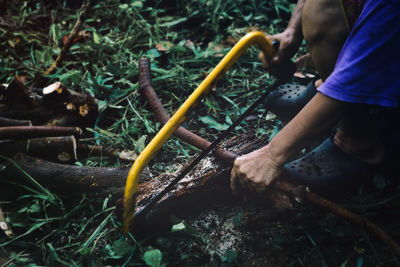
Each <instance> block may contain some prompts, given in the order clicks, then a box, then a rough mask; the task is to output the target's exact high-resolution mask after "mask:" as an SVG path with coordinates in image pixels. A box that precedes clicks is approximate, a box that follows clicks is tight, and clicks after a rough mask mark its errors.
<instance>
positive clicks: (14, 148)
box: [0, 135, 77, 163]
mask: <svg viewBox="0 0 400 267" xmlns="http://www.w3.org/2000/svg"><path fill="white" fill-rule="evenodd" d="M76 147H77V145H76V139H75V137H74V136H73V135H70V136H60V137H44V138H32V139H28V140H21V141H12V142H3V143H0V150H1V151H3V152H4V154H3V156H12V155H14V154H16V153H18V152H23V153H26V154H28V155H30V156H33V157H39V158H42V159H46V160H49V161H53V162H62V163H66V162H72V161H76V160H77V152H76Z"/></svg>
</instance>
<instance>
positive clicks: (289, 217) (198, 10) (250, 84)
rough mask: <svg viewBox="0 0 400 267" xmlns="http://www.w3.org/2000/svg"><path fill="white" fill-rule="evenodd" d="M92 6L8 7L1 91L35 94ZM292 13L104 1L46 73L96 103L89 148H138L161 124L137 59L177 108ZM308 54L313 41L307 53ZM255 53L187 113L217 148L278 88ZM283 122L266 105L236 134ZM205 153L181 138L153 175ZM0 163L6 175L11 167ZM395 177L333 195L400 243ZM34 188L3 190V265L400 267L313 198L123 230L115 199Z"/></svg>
mask: <svg viewBox="0 0 400 267" xmlns="http://www.w3.org/2000/svg"><path fill="white" fill-rule="evenodd" d="M81 5H82V2H81V1H68V0H60V1H16V0H12V1H5V0H0V6H1V7H2V8H1V9H0V47H1V49H0V83H2V84H7V83H9V82H10V81H11V80H12V78H13V77H18V78H19V79H21V80H24V81H25V84H26V85H27V86H32V83H33V82H34V78H35V77H36V76H37V75H38V74H40V73H43V71H45V70H46V69H48V68H49V67H50V66H51V64H52V63H53V62H54V60H55V58H56V57H57V56H58V55H59V54H60V51H61V49H62V46H63V38H65V36H66V35H67V34H69V33H70V32H71V29H72V28H73V25H74V24H75V22H76V20H77V17H78V15H79V9H80V7H81ZM294 7H295V1H290V0H274V1H268V0H226V1H222V0H193V1H185V0H171V1H164V0H139V1H135V0H132V1H128V0H120V1H112V0H105V1H98V2H96V3H95V4H94V5H93V7H92V8H91V11H90V13H89V15H88V16H87V18H86V19H85V21H84V23H83V26H82V30H84V31H85V32H84V34H82V38H81V39H80V40H79V41H78V42H76V43H74V44H73V45H72V47H71V48H70V50H69V52H68V54H67V55H66V58H65V59H64V61H63V63H62V64H61V66H59V68H57V70H56V71H55V72H54V73H53V74H51V75H48V76H47V79H48V85H49V84H51V83H53V82H56V81H61V82H62V83H63V84H64V85H66V86H67V87H68V88H71V89H73V90H75V91H77V92H80V93H87V94H90V95H92V96H94V97H95V98H96V99H97V100H98V104H99V115H98V118H97V119H96V121H95V123H94V125H92V126H90V127H87V129H86V131H85V135H84V137H83V140H81V141H82V142H84V143H87V144H92V145H101V146H104V147H111V148H114V149H128V150H132V151H135V153H137V154H138V153H140V152H141V151H142V150H143V149H144V147H145V144H147V143H148V142H149V141H150V140H151V138H152V137H153V136H154V135H155V134H156V133H157V132H158V130H159V129H160V127H161V124H160V123H159V122H157V120H156V118H155V116H154V113H153V112H152V110H151V109H150V107H149V105H148V104H147V102H146V101H145V100H144V98H143V97H142V96H141V95H140V94H139V93H138V87H139V86H138V60H139V58H141V57H148V58H149V59H150V61H151V69H152V78H153V79H152V80H153V86H154V88H155V90H156V91H157V94H158V95H159V97H160V99H161V101H162V103H163V105H164V107H165V108H166V109H167V111H168V112H169V114H173V112H174V111H175V110H176V109H177V108H178V107H179V106H180V105H181V104H182V103H183V101H184V100H185V99H186V98H187V97H188V96H189V94H190V93H191V92H192V91H193V90H194V89H195V88H196V87H197V85H198V84H199V83H200V82H201V81H202V80H203V79H204V78H205V76H206V74H207V73H209V72H210V71H211V70H212V68H213V67H215V66H216V64H217V63H218V62H219V61H220V60H221V59H222V57H223V55H224V54H226V53H227V52H228V51H229V49H230V48H232V46H233V45H234V44H235V42H237V41H238V40H239V39H240V38H241V37H243V36H244V35H245V34H246V33H247V32H249V31H252V30H261V31H264V32H268V33H270V34H273V33H278V32H280V31H282V30H283V29H284V28H285V26H286V24H287V22H288V20H289V18H290V14H291V12H292V11H293V9H294ZM305 53H306V47H305V45H304V43H303V45H302V47H301V49H300V51H299V53H298V54H297V55H296V57H299V56H300V55H302V54H305ZM257 55H258V50H257V49H256V48H250V49H249V51H248V52H246V53H245V54H244V55H243V56H242V57H241V58H240V59H239V61H238V62H237V63H236V64H235V65H234V67H233V68H232V70H230V71H228V73H227V74H226V75H225V76H224V77H223V78H222V79H221V81H220V82H219V83H218V84H217V86H216V88H215V90H213V91H212V92H211V93H210V95H209V96H207V97H206V98H205V99H204V101H203V102H202V103H201V104H199V105H198V107H196V112H192V114H190V115H189V117H188V118H187V119H186V121H185V122H184V126H185V127H186V128H187V129H189V130H191V131H193V132H195V133H197V134H199V135H200V136H202V137H204V138H205V139H207V140H210V141H212V140H214V139H215V136H216V135H217V134H218V133H219V132H220V131H221V130H224V129H226V128H227V127H228V126H229V124H230V123H231V122H232V121H234V120H235V119H236V118H238V117H239V116H240V114H241V113H242V112H244V110H246V108H247V107H248V106H250V105H251V103H253V102H254V101H256V100H257V98H258V97H259V95H260V94H261V93H262V92H263V90H264V89H265V88H266V87H267V86H268V85H270V84H272V82H273V77H271V76H270V75H269V74H268V73H267V72H265V71H264V70H263V69H262V66H261V63H260V62H259V60H258V58H257ZM296 82H300V83H303V84H304V83H307V82H308V80H307V79H302V80H299V79H297V80H296ZM0 101H1V99H0ZM0 116H1V114H0ZM281 127H282V122H280V121H279V120H278V119H277V118H275V116H274V115H272V114H270V113H268V112H267V111H266V108H265V107H263V106H260V107H258V108H257V109H256V110H255V111H254V112H253V114H252V115H251V116H249V117H248V118H247V119H246V120H244V121H243V122H242V123H241V124H240V125H239V126H238V127H236V129H235V130H234V131H233V132H232V133H231V135H230V137H233V136H237V135H241V134H243V133H246V132H252V133H254V135H255V136H257V137H258V138H264V139H267V140H268V139H269V138H271V137H272V136H273V135H275V134H276V133H277V132H278V131H279V130H280V129H281ZM198 152H199V149H196V148H194V147H193V146H191V145H187V144H185V143H183V142H182V141H180V140H178V139H176V138H171V139H169V140H168V141H167V143H166V144H165V145H164V147H163V149H162V150H161V151H160V153H158V154H157V155H156V157H155V159H154V160H153V161H152V162H151V164H150V167H149V173H150V174H151V177H157V176H158V175H160V174H162V173H165V172H171V173H173V172H174V171H176V170H177V169H178V168H179V167H180V166H181V165H183V164H184V163H185V162H187V160H188V159H190V158H191V157H193V156H195V155H197V154H198ZM1 154H2V151H0V155H1ZM2 159H4V157H2ZM171 159H172V160H171ZM73 164H74V165H76V166H89V167H123V166H126V167H129V166H130V164H131V163H129V164H127V163H126V162H124V161H119V160H117V161H115V160H113V159H110V158H108V157H106V156H101V157H88V158H84V159H79V161H76V162H74V163H73ZM0 167H1V168H0V172H1V171H2V170H3V168H5V165H3V163H2V165H1V166H0ZM28 175H29V174H28ZM397 176H398V175H397V172H386V173H385V174H376V175H373V177H372V178H371V179H369V180H368V182H367V183H366V184H364V185H360V186H359V187H358V188H357V190H355V191H354V192H352V193H351V194H348V195H346V196H341V197H337V198H335V201H336V202H338V203H339V204H340V205H342V206H344V207H346V208H348V209H350V210H352V211H354V212H356V213H358V214H360V215H362V216H364V217H366V218H368V219H369V220H371V221H373V222H375V223H376V224H378V225H379V226H380V227H382V229H384V230H385V231H386V232H387V233H389V234H390V235H391V236H392V237H393V238H394V239H395V240H397V241H400V231H399V228H398V225H399V222H400V209H399V207H400V186H399V185H398V183H397V182H396V178H397ZM34 180H35V177H29V181H31V183H30V182H29V181H27V182H26V183H22V182H17V183H15V182H12V181H10V180H9V179H7V180H4V179H3V180H2V187H1V188H2V189H3V190H2V191H4V192H5V193H3V192H2V195H3V196H7V197H4V198H3V199H1V203H0V204H2V207H3V210H4V211H5V214H6V217H7V222H8V223H9V225H10V226H11V227H12V229H13V231H14V232H15V236H14V237H12V238H9V237H7V236H6V235H5V234H3V232H1V233H0V264H1V265H5V266H43V265H46V266H60V265H66V266H75V265H77V266H134V265H139V266H140V265H142V266H143V265H149V266H189V265H191V266H357V267H358V266H399V265H400V259H399V258H398V257H397V256H396V255H395V253H394V252H393V251H392V250H391V248H390V247H389V246H388V245H387V244H385V243H383V242H382V241H380V240H378V239H377V238H376V237H375V236H374V235H372V234H371V233H369V232H367V231H366V230H365V229H364V228H362V227H360V226H358V225H355V224H352V223H350V222H348V221H346V220H344V219H343V218H340V217H337V216H335V215H333V214H332V213H329V212H327V211H325V210H322V209H320V208H316V207H315V206H312V205H311V204H307V203H303V204H299V203H298V204H296V205H294V207H292V208H290V209H285V210H282V209H277V208H274V207H272V206H271V205H270V204H269V203H257V204H255V203H247V202H244V201H237V202H235V203H234V204H226V205H221V203H215V205H212V206H210V207H204V209H202V211H201V212H196V213H191V214H187V216H183V217H182V216H180V217H179V218H178V217H176V216H174V214H171V216H170V218H168V219H166V222H165V224H166V225H168V227H169V228H168V229H170V230H168V231H165V230H164V229H153V230H151V231H146V232H140V233H136V232H135V233H130V234H128V235H126V236H124V235H123V234H122V232H121V221H120V217H119V216H118V214H117V213H116V210H117V206H116V205H117V204H116V203H115V202H114V201H113V196H112V195H107V196H104V195H101V194H99V195H92V194H91V195H89V194H81V195H79V196H77V195H73V196H70V195H68V194H59V193H54V192H52V191H51V190H47V189H46V188H47V185H46V184H43V185H42V186H43V190H42V191H40V190H39V191H38V190H37V188H35V187H34V186H33V185H32V181H34ZM36 186H37V185H36ZM9 192H12V194H9ZM10 195H12V197H9V196H10ZM200 204H201V203H200Z"/></svg>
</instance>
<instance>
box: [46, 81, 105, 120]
mask: <svg viewBox="0 0 400 267" xmlns="http://www.w3.org/2000/svg"><path fill="white" fill-rule="evenodd" d="M42 94H43V104H44V105H45V106H46V107H47V108H49V109H50V110H54V111H56V112H58V113H59V114H60V115H59V116H57V117H56V118H54V119H52V120H50V121H49V122H47V125H51V126H72V125H79V126H93V125H94V123H95V121H96V119H97V115H98V105H97V100H96V99H95V98H94V97H92V96H90V95H88V94H80V93H77V92H75V91H73V90H71V89H68V88H67V87H65V86H64V85H63V84H62V83H60V82H55V83H53V84H51V85H49V86H47V87H45V88H43V90H42Z"/></svg>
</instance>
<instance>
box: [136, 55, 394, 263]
mask: <svg viewBox="0 0 400 267" xmlns="http://www.w3.org/2000/svg"><path fill="white" fill-rule="evenodd" d="M139 83H140V85H139V87H140V90H141V92H142V93H143V94H144V95H145V96H146V98H147V99H148V100H149V103H150V106H151V107H152V108H153V111H154V112H155V113H156V117H157V118H158V119H159V120H160V121H161V122H163V123H165V121H166V120H168V119H169V115H168V113H167V112H166V110H165V109H164V108H163V106H162V104H161V101H160V100H159V98H158V96H157V95H156V93H155V91H154V89H153V87H152V85H151V76H150V62H149V60H148V59H147V58H142V59H140V60H139ZM180 128H181V127H180ZM181 129H184V128H181ZM181 129H180V130H181ZM184 130H185V129H184ZM181 131H182V130H181ZM186 131H187V130H186ZM175 134H176V133H175ZM176 135H177V136H178V134H176ZM181 135H182V134H181ZM181 135H180V136H181ZM180 136H178V137H180ZM182 136H183V137H184V138H182V139H183V140H184V141H186V142H188V143H189V144H191V145H193V146H196V147H198V148H200V149H204V148H203V147H202V146H203V144H205V143H206V142H207V141H205V140H204V139H203V140H201V139H202V138H201V137H199V136H197V135H194V134H193V133H190V134H188V133H186V134H183V135H182ZM189 136H190V137H192V136H195V138H190V137H189ZM220 150H222V149H220ZM215 156H216V157H218V158H219V159H221V160H223V161H224V162H227V163H231V164H232V163H233V161H234V159H235V158H236V157H237V155H235V154H232V153H230V152H227V153H226V151H223V150H222V151H220V153H218V154H217V153H215ZM228 187H229V185H228ZM270 188H273V189H278V190H280V191H282V192H285V193H288V194H289V195H290V196H292V197H293V198H295V199H296V200H298V199H300V198H301V196H302V195H303V196H304V197H305V199H307V200H308V201H310V202H311V203H313V204H315V205H317V206H319V207H322V208H324V209H327V210H329V211H330V212H332V213H334V214H336V215H338V216H340V217H343V218H345V219H347V220H350V221H352V222H354V223H356V224H358V225H360V226H361V227H365V228H366V229H368V230H369V231H371V232H372V233H373V234H375V235H376V236H377V237H378V238H379V239H381V240H382V241H384V242H387V243H388V244H389V245H390V246H391V248H392V249H393V250H394V251H395V252H396V254H397V255H398V256H400V246H399V245H398V244H397V243H396V242H395V241H394V240H393V239H392V238H391V237H390V236H389V235H387V234H386V233H385V232H384V231H383V230H382V229H380V228H379V227H378V226H377V225H375V224H373V223H372V222H370V221H369V220H367V219H365V218H363V217H361V216H359V215H357V214H355V213H353V212H351V211H348V210H346V209H344V208H342V207H340V206H338V205H337V204H335V203H334V202H332V201H329V200H327V199H325V198H323V197H321V196H319V195H317V194H316V193H313V192H309V191H303V192H302V191H301V187H298V186H295V185H292V184H290V183H288V182H286V181H284V180H279V181H277V182H275V183H272V184H271V185H270ZM273 192H274V193H275V194H276V191H273ZM278 196H281V195H278ZM271 199H273V197H271ZM137 207H138V208H139V203H138V206H137Z"/></svg>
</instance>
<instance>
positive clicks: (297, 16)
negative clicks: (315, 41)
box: [286, 0, 306, 39]
mask: <svg viewBox="0 0 400 267" xmlns="http://www.w3.org/2000/svg"><path fill="white" fill-rule="evenodd" d="M305 3H306V0H298V1H297V5H296V8H295V10H294V12H293V14H292V17H291V18H290V21H289V24H288V26H287V27H286V31H289V32H291V33H292V34H293V35H294V36H295V38H297V39H303V30H302V26H301V17H302V13H303V7H304V4H305Z"/></svg>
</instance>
